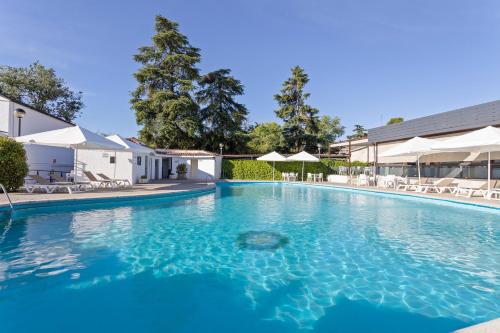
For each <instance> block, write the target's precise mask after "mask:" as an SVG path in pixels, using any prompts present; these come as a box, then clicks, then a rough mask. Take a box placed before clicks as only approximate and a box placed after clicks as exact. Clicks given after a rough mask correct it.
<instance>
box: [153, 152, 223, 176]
mask: <svg viewBox="0 0 500 333" xmlns="http://www.w3.org/2000/svg"><path fill="white" fill-rule="evenodd" d="M155 152H156V156H157V157H160V158H161V165H162V178H174V179H175V178H177V177H178V174H177V167H178V166H179V165H181V164H184V165H185V166H186V175H185V177H186V178H187V179H193V180H207V179H210V180H213V179H219V178H220V175H221V171H222V157H221V156H220V155H218V154H214V153H211V152H208V151H205V150H184V149H155Z"/></svg>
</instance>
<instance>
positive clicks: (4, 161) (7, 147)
mask: <svg viewBox="0 0 500 333" xmlns="http://www.w3.org/2000/svg"><path fill="white" fill-rule="evenodd" d="M27 175H28V164H27V163H26V152H25V151H24V147H23V145H22V144H21V143H19V142H16V141H14V140H12V139H9V138H6V137H0V183H2V184H4V185H5V187H6V189H7V191H9V192H10V191H14V190H16V189H17V188H19V187H21V186H22V185H23V182H24V177H26V176H27Z"/></svg>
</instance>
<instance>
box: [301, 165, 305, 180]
mask: <svg viewBox="0 0 500 333" xmlns="http://www.w3.org/2000/svg"><path fill="white" fill-rule="evenodd" d="M304 163H305V162H304V161H302V181H304Z"/></svg>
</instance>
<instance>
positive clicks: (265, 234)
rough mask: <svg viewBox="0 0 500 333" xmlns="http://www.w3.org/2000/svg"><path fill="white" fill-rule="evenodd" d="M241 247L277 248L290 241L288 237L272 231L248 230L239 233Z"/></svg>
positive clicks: (256, 248)
mask: <svg viewBox="0 0 500 333" xmlns="http://www.w3.org/2000/svg"><path fill="white" fill-rule="evenodd" d="M237 242H238V245H239V247H240V249H248V250H276V249H278V248H280V247H283V246H285V245H286V244H288V243H289V240H288V237H286V236H283V235H280V234H279V233H277V232H271V231H247V232H243V233H241V234H239V235H238V239H237Z"/></svg>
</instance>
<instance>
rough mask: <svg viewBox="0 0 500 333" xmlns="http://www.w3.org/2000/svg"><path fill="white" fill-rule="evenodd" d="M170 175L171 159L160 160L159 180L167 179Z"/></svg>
mask: <svg viewBox="0 0 500 333" xmlns="http://www.w3.org/2000/svg"><path fill="white" fill-rule="evenodd" d="M171 174H172V157H164V158H162V159H161V178H162V179H168V178H170V175H171Z"/></svg>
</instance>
